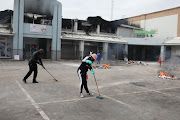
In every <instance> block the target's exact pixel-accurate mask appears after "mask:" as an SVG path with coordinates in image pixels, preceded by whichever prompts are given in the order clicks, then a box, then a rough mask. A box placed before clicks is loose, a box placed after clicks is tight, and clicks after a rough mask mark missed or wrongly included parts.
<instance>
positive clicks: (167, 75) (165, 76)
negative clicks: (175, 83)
mask: <svg viewBox="0 0 180 120" xmlns="http://www.w3.org/2000/svg"><path fill="white" fill-rule="evenodd" d="M159 78H162V79H171V80H175V79H176V76H174V75H169V74H167V73H164V72H163V71H160V74H159Z"/></svg>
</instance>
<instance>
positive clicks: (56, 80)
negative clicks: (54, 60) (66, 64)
mask: <svg viewBox="0 0 180 120" xmlns="http://www.w3.org/2000/svg"><path fill="white" fill-rule="evenodd" d="M44 69H45V70H46V71H47V69H46V68H44ZM47 72H48V73H49V74H50V75H51V76H52V77H53V78H54V80H55V81H58V80H57V79H56V78H55V77H54V76H53V75H52V74H51V73H50V72H49V71H47Z"/></svg>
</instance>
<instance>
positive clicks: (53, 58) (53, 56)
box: [51, 50, 57, 61]
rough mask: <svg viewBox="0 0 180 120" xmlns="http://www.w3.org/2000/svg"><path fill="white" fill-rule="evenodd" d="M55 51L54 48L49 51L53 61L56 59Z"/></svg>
mask: <svg viewBox="0 0 180 120" xmlns="http://www.w3.org/2000/svg"><path fill="white" fill-rule="evenodd" d="M56 53H57V52H56V51H55V50H52V51H51V60H53V61H56V60H57V59H56V55H57V54H56Z"/></svg>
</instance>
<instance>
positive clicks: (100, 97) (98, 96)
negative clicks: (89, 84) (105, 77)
mask: <svg viewBox="0 0 180 120" xmlns="http://www.w3.org/2000/svg"><path fill="white" fill-rule="evenodd" d="M94 80H95V82H96V86H97V90H98V93H99V95H97V96H96V98H99V99H104V97H102V96H101V95H100V92H99V88H98V85H97V81H96V77H95V75H94Z"/></svg>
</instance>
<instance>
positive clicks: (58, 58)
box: [57, 51, 61, 60]
mask: <svg viewBox="0 0 180 120" xmlns="http://www.w3.org/2000/svg"><path fill="white" fill-rule="evenodd" d="M57 60H61V51H57Z"/></svg>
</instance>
